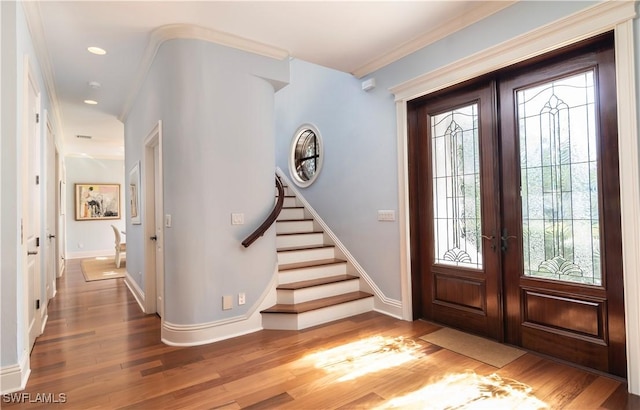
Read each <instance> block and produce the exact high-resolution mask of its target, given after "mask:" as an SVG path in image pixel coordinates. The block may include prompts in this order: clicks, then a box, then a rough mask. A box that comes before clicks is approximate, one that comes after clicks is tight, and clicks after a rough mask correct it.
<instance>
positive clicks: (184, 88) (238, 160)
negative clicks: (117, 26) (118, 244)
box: [125, 40, 289, 325]
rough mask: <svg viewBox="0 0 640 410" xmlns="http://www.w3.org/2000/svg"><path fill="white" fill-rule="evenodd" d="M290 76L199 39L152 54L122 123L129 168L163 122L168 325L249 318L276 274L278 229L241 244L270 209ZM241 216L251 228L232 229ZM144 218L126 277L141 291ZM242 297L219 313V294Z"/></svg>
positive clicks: (270, 63)
mask: <svg viewBox="0 0 640 410" xmlns="http://www.w3.org/2000/svg"><path fill="white" fill-rule="evenodd" d="M288 76H289V67H288V61H287V60H283V61H277V60H273V59H269V58H266V57H260V56H257V55H254V54H250V53H246V52H242V51H239V50H234V49H230V48H227V47H223V46H220V45H216V44H212V43H207V42H204V41H200V40H171V41H168V42H166V43H164V44H163V45H162V46H161V47H160V49H159V51H158V53H157V55H156V58H155V60H154V62H153V65H152V67H151V69H150V71H149V74H148V76H147V78H146V80H145V82H144V85H143V87H142V89H141V91H140V93H139V95H138V97H137V100H136V102H135V104H134V107H133V109H132V111H131V113H130V114H129V116H128V119H127V120H126V123H125V145H126V153H127V155H126V164H127V166H126V169H130V168H131V166H132V165H133V163H134V162H135V161H138V160H141V159H142V153H143V145H144V142H143V141H144V139H145V137H146V136H147V135H148V134H149V132H150V131H151V130H152V128H153V127H154V126H155V125H156V124H157V122H158V120H162V138H163V158H162V160H163V170H164V213H165V214H170V215H172V227H170V228H165V229H164V235H165V238H164V255H165V313H164V318H165V320H166V321H168V322H170V323H172V324H181V325H187V324H198V323H209V322H213V321H216V320H221V319H224V318H228V317H232V316H237V315H240V314H243V313H246V312H247V310H248V309H249V308H250V307H251V306H252V305H253V304H254V303H255V302H256V300H257V299H258V297H259V296H260V295H261V294H262V292H263V291H264V289H265V288H266V287H267V284H268V283H269V281H270V280H271V278H272V276H273V273H274V268H275V263H276V253H275V234H274V232H273V230H271V231H269V232H268V233H267V234H266V235H265V236H264V237H262V238H261V239H259V240H258V241H257V242H256V243H254V244H253V245H252V246H251V247H250V248H248V249H245V248H244V247H242V245H241V241H242V240H243V239H244V237H245V236H246V235H248V234H249V233H251V231H253V230H254V229H255V228H256V227H257V226H258V225H259V224H260V223H261V222H262V220H263V219H264V218H265V217H266V215H267V214H268V213H269V212H270V210H271V208H272V207H273V201H274V186H273V178H274V171H275V167H274V164H275V148H274V103H273V93H274V88H273V86H272V84H271V83H274V84H284V82H286V81H288ZM143 168H144V167H143ZM142 179H143V180H144V175H142ZM143 202H144V199H143ZM143 206H144V203H143ZM236 212H238V213H244V215H245V221H246V224H245V225H233V226H232V225H231V213H236ZM142 218H143V224H142V225H127V249H128V251H129V253H128V257H127V269H128V271H129V273H130V274H131V273H133V275H134V279H135V280H136V282H137V283H138V284H139V285H140V287H141V288H142V289H144V277H143V276H144V275H142V272H144V269H145V267H144V262H143V243H144V240H145V237H144V235H143V234H144V232H145V226H146V225H145V224H146V223H147V222H146V221H145V219H144V215H142ZM239 292H244V293H246V297H247V302H246V305H243V306H235V302H234V309H233V310H228V311H223V310H222V296H223V295H237V294H238V293H239ZM234 299H236V298H235V297H234Z"/></svg>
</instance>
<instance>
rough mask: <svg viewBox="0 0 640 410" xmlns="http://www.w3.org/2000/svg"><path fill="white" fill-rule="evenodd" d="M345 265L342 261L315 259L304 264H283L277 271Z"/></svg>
mask: <svg viewBox="0 0 640 410" xmlns="http://www.w3.org/2000/svg"><path fill="white" fill-rule="evenodd" d="M342 263H347V261H345V260H344V259H336V258H332V259H317V260H311V261H305V262H296V263H285V264H282V265H279V266H278V271H280V272H282V271H286V270H291V269H300V268H311V267H314V266H326V265H337V264H342Z"/></svg>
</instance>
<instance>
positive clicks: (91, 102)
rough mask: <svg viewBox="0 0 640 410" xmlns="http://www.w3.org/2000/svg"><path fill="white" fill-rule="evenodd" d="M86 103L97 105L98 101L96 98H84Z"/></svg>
mask: <svg viewBox="0 0 640 410" xmlns="http://www.w3.org/2000/svg"><path fill="white" fill-rule="evenodd" d="M84 103H85V104H89V105H96V104H98V102H97V101H96V100H84Z"/></svg>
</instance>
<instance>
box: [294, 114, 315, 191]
mask: <svg viewBox="0 0 640 410" xmlns="http://www.w3.org/2000/svg"><path fill="white" fill-rule="evenodd" d="M322 156H323V150H322V138H321V137H320V132H319V131H318V129H317V128H316V127H315V126H313V125H311V124H304V125H302V126H300V128H298V129H297V130H296V132H295V134H294V135H293V140H292V142H291V152H290V155H289V173H290V174H291V177H292V178H293V181H294V182H295V183H296V185H298V186H301V187H307V186H309V185H311V184H312V183H313V181H314V180H315V179H316V178H317V177H318V173H319V172H320V168H322Z"/></svg>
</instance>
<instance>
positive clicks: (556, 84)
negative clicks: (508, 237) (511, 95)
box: [516, 71, 602, 285]
mask: <svg viewBox="0 0 640 410" xmlns="http://www.w3.org/2000/svg"><path fill="white" fill-rule="evenodd" d="M516 98H517V104H518V122H519V130H520V164H521V184H522V185H521V186H522V188H521V195H522V231H523V242H522V243H523V248H524V274H525V276H533V277H540V278H552V279H557V280H563V281H569V282H577V283H587V284H591V285H600V284H601V282H602V280H601V272H600V224H599V220H600V219H599V209H598V178H597V169H598V163H597V152H598V150H597V147H596V131H597V130H596V126H595V117H596V114H595V113H596V107H595V89H594V73H593V71H588V72H584V73H581V74H577V75H573V76H570V77H567V78H562V79H559V80H556V81H552V82H549V83H545V84H542V85H537V86H535V87H531V88H527V89H523V90H520V91H518V93H517V97H516Z"/></svg>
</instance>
